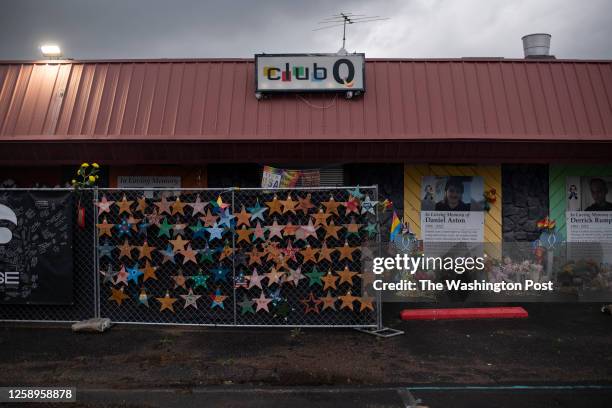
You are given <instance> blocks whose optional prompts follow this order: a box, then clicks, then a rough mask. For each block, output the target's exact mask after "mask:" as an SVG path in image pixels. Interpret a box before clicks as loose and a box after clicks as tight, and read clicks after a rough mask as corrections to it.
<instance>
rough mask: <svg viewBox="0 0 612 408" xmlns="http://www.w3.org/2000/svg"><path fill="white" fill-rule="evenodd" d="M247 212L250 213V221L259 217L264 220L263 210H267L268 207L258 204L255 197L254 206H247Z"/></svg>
mask: <svg viewBox="0 0 612 408" xmlns="http://www.w3.org/2000/svg"><path fill="white" fill-rule="evenodd" d="M248 210H249V212H250V213H251V221H253V220H255V219H257V218H259V219H260V220H262V221H264V222H265V221H266V220H265V219H264V212H265V211H267V210H268V207H262V206H261V205H259V199H257V202H256V203H255V206H254V207H249V208H248Z"/></svg>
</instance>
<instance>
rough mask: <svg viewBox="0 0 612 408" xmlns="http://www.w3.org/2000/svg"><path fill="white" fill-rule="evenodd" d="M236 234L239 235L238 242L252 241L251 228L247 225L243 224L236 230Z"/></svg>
mask: <svg viewBox="0 0 612 408" xmlns="http://www.w3.org/2000/svg"><path fill="white" fill-rule="evenodd" d="M235 232H236V235H237V236H238V239H237V240H236V243H237V244H238V243H240V242H242V241H246V242H247V243H248V244H250V243H251V234H252V231H251V228H247V227H246V226H244V225H243V226H242V228H240V229H237V230H236V231H235Z"/></svg>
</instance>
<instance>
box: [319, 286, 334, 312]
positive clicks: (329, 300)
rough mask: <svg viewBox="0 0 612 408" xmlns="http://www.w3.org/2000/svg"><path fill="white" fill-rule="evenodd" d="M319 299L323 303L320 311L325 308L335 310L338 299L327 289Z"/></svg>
mask: <svg viewBox="0 0 612 408" xmlns="http://www.w3.org/2000/svg"><path fill="white" fill-rule="evenodd" d="M319 299H320V300H321V302H322V303H323V307H322V308H321V311H323V310H325V309H331V310H336V300H338V298H336V297H334V296H332V295H331V293H329V291H327V294H326V295H325V296H324V297H322V298H319Z"/></svg>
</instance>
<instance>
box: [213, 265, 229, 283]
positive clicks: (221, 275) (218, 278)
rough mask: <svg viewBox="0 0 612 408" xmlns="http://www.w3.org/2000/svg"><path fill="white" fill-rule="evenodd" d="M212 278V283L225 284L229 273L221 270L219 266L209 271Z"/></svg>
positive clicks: (226, 270)
mask: <svg viewBox="0 0 612 408" xmlns="http://www.w3.org/2000/svg"><path fill="white" fill-rule="evenodd" d="M211 272H212V276H213V282H215V283H217V282H226V281H227V274H228V273H229V269H226V268H223V267H222V266H221V265H219V266H217V267H216V268H214V269H212V270H211Z"/></svg>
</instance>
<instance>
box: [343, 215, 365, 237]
mask: <svg viewBox="0 0 612 408" xmlns="http://www.w3.org/2000/svg"><path fill="white" fill-rule="evenodd" d="M361 226H362V224H357V223H355V218H351V223H350V224H344V227H345V228H346V237H347V238H348V237H350V236H351V235H353V236H355V237H358V238H359V229H360V228H361Z"/></svg>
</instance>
